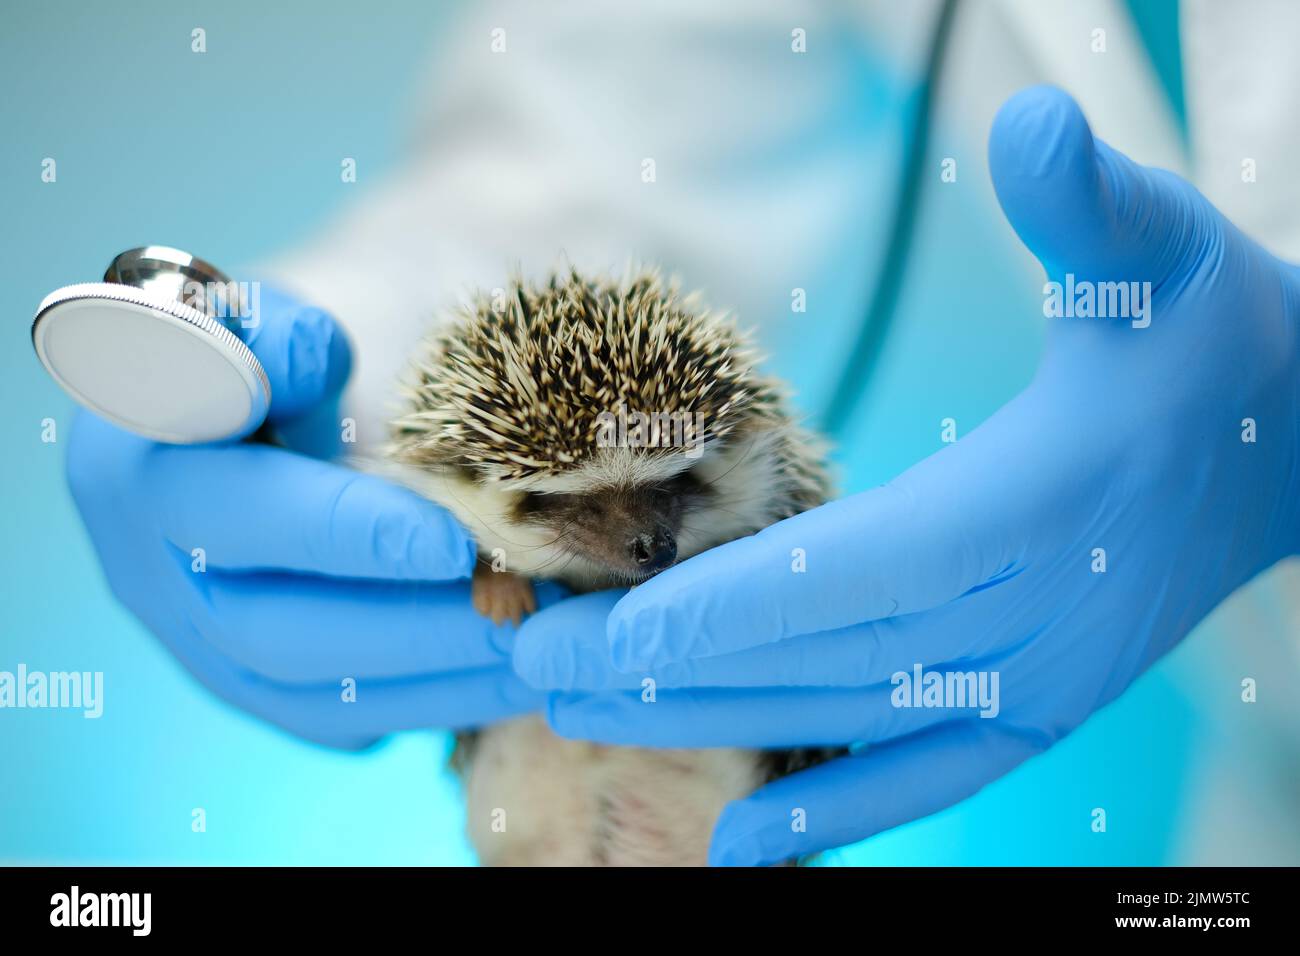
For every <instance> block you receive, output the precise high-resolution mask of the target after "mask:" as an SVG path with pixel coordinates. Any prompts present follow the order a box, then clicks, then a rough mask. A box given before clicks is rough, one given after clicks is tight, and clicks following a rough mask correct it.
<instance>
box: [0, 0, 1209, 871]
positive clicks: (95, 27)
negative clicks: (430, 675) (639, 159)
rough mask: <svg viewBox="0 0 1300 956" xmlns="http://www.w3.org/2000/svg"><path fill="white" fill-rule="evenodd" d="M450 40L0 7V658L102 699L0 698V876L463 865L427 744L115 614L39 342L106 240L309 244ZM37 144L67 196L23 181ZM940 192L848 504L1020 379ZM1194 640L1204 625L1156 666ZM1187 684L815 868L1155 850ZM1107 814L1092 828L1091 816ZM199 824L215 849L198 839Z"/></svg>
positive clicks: (259, 14) (340, 28)
mask: <svg viewBox="0 0 1300 956" xmlns="http://www.w3.org/2000/svg"><path fill="white" fill-rule="evenodd" d="M195 26H202V27H204V28H205V29H206V30H207V42H208V52H207V53H206V54H205V55H203V56H196V55H194V54H192V53H191V51H190V31H191V29H192V28H193V27H195ZM450 29H455V18H454V16H452V15H451V14H448V13H447V12H446V10H445V9H440V8H436V7H435V6H434V5H431V4H427V3H415V2H409V3H391V4H385V5H369V6H367V7H366V8H364V10H360V9H352V8H350V7H349V8H340V9H338V10H337V11H335V12H331V11H330V8H329V6H328V5H322V4H308V3H277V4H275V5H271V4H256V5H255V4H251V3H222V4H215V3H214V4H201V5H196V6H191V7H190V8H189V9H181V8H180V7H179V5H177V4H174V3H152V2H149V3H141V2H137V3H132V4H130V5H129V8H128V7H126V6H125V5H121V4H114V5H111V6H107V5H97V6H90V5H84V4H72V3H64V2H46V3H41V4H39V5H37V4H29V5H26V6H24V7H21V8H13V7H12V5H11V8H10V9H9V10H7V12H6V26H5V29H4V31H3V34H0V89H3V90H4V91H5V95H4V100H3V105H2V106H0V137H3V149H2V150H0V209H3V211H4V221H5V226H6V228H5V229H4V231H3V236H0V317H2V318H3V326H2V328H3V346H2V348H0V388H3V400H4V405H3V407H4V409H5V414H4V415H3V416H0V429H3V436H2V437H3V449H4V451H3V454H4V460H5V466H6V467H4V468H3V469H0V498H2V500H3V502H4V505H3V510H2V511H0V515H2V518H0V520H3V522H4V525H3V533H2V537H0V540H3V553H0V594H2V595H3V608H2V610H3V613H2V614H0V670H13V669H15V668H16V667H17V665H18V664H19V663H20V662H22V663H25V664H26V665H27V666H28V668H29V669H32V670H79V671H86V670H90V671H103V672H104V673H105V675H106V678H105V679H106V684H107V688H106V706H105V712H104V716H103V717H102V718H101V719H100V720H98V721H90V720H85V719H83V718H82V716H81V715H80V713H79V712H77V711H13V710H10V711H0V861H7V862H29V863H57V862H90V863H223V864H224V863H254V864H257V863H295V864H321V863H363V864H383V863H435V862H440V863H467V862H471V860H472V858H471V856H470V854H469V851H468V848H467V846H466V844H465V842H464V840H463V838H462V837H461V835H460V833H461V822H460V817H461V812H460V809H459V804H458V798H457V794H456V787H455V783H454V781H453V780H452V778H451V777H450V776H449V775H448V774H446V773H445V772H443V771H442V770H441V761H442V756H443V752H444V748H445V739H444V737H443V735H441V734H439V733H436V732H427V733H409V734H404V735H400V736H398V737H396V738H393V739H391V740H389V741H388V742H387V743H385V744H384V745H382V746H380V747H379V748H377V749H376V750H373V751H370V752H367V753H365V754H361V755H351V754H337V753H333V752H330V751H327V750H324V749H321V748H318V747H314V746H312V745H308V744H303V743H301V742H298V741H296V740H294V739H292V738H290V737H288V736H286V735H284V734H282V733H280V732H278V731H275V730H273V729H270V728H267V727H265V726H263V725H261V724H259V723H258V722H256V721H254V720H253V719H251V718H248V717H246V716H244V715H242V714H240V713H238V712H235V711H233V710H231V709H229V708H227V707H226V706H224V705H222V704H220V703H219V702H217V701H216V700H214V699H212V698H211V697H209V696H208V695H207V694H206V693H205V692H203V691H202V690H201V689H200V688H199V687H198V686H197V684H195V683H194V682H193V681H192V680H191V679H190V677H189V676H188V675H187V674H186V673H185V672H184V671H183V670H182V669H181V668H180V666H179V665H178V664H176V663H175V662H174V661H173V660H172V659H171V658H170V656H169V655H168V654H166V653H165V652H164V651H163V649H162V648H161V646H160V645H159V644H158V643H157V642H155V641H154V639H153V638H152V637H151V636H150V635H149V634H148V633H147V632H146V631H145V630H144V629H143V628H142V627H141V626H140V625H139V624H138V623H137V622H136V621H135V620H134V619H133V618H132V617H131V616H130V615H129V614H127V612H125V611H124V610H123V609H122V608H120V607H118V606H117V604H116V603H115V602H114V600H113V598H112V596H111V595H110V594H109V592H108V589H107V587H106V586H105V583H104V580H103V577H102V575H101V573H100V570H99V567H98V565H97V563H96V560H95V557H94V554H93V553H92V551H91V549H90V546H89V543H88V541H87V539H86V536H85V534H84V532H83V530H82V527H81V525H80V522H79V520H78V518H77V516H76V513H75V511H74V509H73V507H72V505H71V502H70V500H69V498H68V495H67V491H66V489H65V486H64V482H63V459H64V452H65V448H64V444H63V438H64V435H65V432H64V429H65V427H66V425H67V423H68V422H69V419H70V416H71V412H72V406H71V403H70V401H69V400H68V399H67V398H65V397H64V395H63V394H62V393H61V392H59V391H58V390H57V389H56V388H55V386H54V385H53V383H52V382H51V381H50V380H49V379H48V378H47V377H46V376H45V374H44V372H43V371H42V370H41V368H40V366H39V364H38V363H37V361H36V359H35V357H34V355H33V354H32V350H31V346H30V340H29V323H30V320H31V316H32V314H33V312H34V310H35V306H36V305H37V303H38V302H39V301H40V299H41V298H42V297H43V296H44V295H45V294H46V293H47V292H49V291H50V290H51V289H53V288H55V287H57V286H60V285H64V284H67V283H69V282H73V281H90V280H95V279H97V278H98V277H99V274H100V272H101V271H102V269H103V267H104V266H105V265H106V264H107V260H108V259H109V258H111V256H112V255H113V254H115V253H116V252H117V251H119V250H121V249H126V248H129V247H132V246H136V245H141V244H145V243H166V244H170V245H175V246H179V247H181V248H186V249H193V250H194V251H196V252H197V253H199V254H200V255H203V256H204V257H206V258H210V259H211V260H213V261H215V262H217V263H220V264H222V265H225V266H228V267H229V268H230V269H231V271H232V272H234V273H235V274H236V275H238V274H239V271H240V268H241V266H247V265H248V264H251V263H254V262H257V261H260V260H263V259H265V258H266V257H267V256H268V255H270V254H271V253H272V252H275V251H277V250H280V249H282V248H283V247H284V246H286V245H287V244H291V243H293V242H294V241H296V240H299V239H302V238H304V237H306V236H307V235H309V234H310V233H311V232H312V230H313V229H314V228H316V227H317V226H319V225H320V224H321V223H322V222H323V221H324V220H325V219H326V218H327V217H328V216H329V214H330V213H331V212H332V211H334V209H335V208H336V207H337V206H338V205H339V204H340V203H341V202H342V201H343V200H344V198H345V195H347V196H348V197H351V196H353V195H356V194H357V193H360V198H361V199H364V191H365V189H366V185H365V184H366V183H367V182H375V181H376V180H377V179H379V178H380V176H381V175H382V173H383V171H384V170H385V169H388V168H391V167H392V166H393V164H394V163H395V161H396V159H397V157H398V155H399V149H400V145H401V133H402V131H403V130H404V128H405V125H404V123H405V119H406V117H407V115H408V112H409V109H410V107H411V105H412V103H413V101H414V94H415V91H416V87H417V79H418V78H419V77H420V76H421V75H422V73H423V71H424V69H425V68H426V67H427V63H428V59H429V57H430V56H436V55H437V54H436V42H435V41H436V38H437V35H438V33H439V31H440V30H444V31H445V30H450ZM343 155H347V156H355V157H356V158H357V159H358V163H359V166H360V167H361V168H362V169H364V170H365V173H366V175H365V176H364V177H362V183H361V184H360V185H358V186H357V187H356V189H355V190H354V192H353V193H345V191H344V190H341V189H340V188H339V182H338V157H339V156H343ZM45 157H53V158H55V159H56V160H57V162H58V180H57V182H56V183H53V184H47V183H43V182H42V181H41V176H40V173H41V161H42V159H43V158H45ZM952 196H953V197H955V198H950V199H945V200H943V201H939V202H936V203H935V204H934V208H933V209H931V216H930V218H929V219H928V220H927V222H926V223H925V224H924V225H923V227H922V230H921V232H920V234H919V235H918V237H917V241H918V245H919V247H921V248H922V249H924V250H925V252H924V254H923V255H922V256H920V257H919V258H918V261H916V262H914V263H913V266H912V268H913V269H914V270H917V273H918V275H917V281H912V282H910V283H909V285H908V288H907V290H906V291H905V293H904V296H903V301H902V302H901V303H900V308H901V311H902V315H901V316H900V319H899V322H898V324H897V328H896V329H895V332H894V334H893V335H891V337H890V339H889V341H888V343H887V345H886V349H885V353H884V355H883V361H882V364H881V366H880V369H879V374H878V376H877V377H876V379H875V380H874V381H873V382H872V383H871V387H870V389H869V390H868V391H867V392H866V393H865V394H864V398H863V406H862V409H861V410H860V412H859V413H858V414H857V415H856V416H855V423H856V424H855V428H856V429H857V432H856V433H855V435H854V436H853V438H854V441H853V443H852V444H851V447H850V449H849V450H848V451H847V452H846V453H845V454H844V455H843V465H844V472H845V475H846V479H847V482H846V483H847V485H848V487H849V488H850V489H852V488H859V487H867V486H870V485H872V484H876V483H879V482H881V481H884V480H887V479H888V478H890V477H892V476H893V475H894V474H895V473H897V472H898V471H899V470H901V469H902V468H904V467H906V466H907V465H908V464H910V463H911V462H913V461H915V460H916V459H918V458H920V457H922V456H924V455H926V454H928V453H930V452H931V451H934V450H936V448H937V447H938V441H939V429H938V424H937V423H938V422H939V421H940V419H942V418H944V417H947V416H950V415H951V416H954V417H956V418H957V419H958V421H959V423H961V429H962V431H965V430H968V429H969V427H973V426H974V425H975V424H976V423H977V422H978V421H979V420H981V419H982V418H984V417H986V416H987V415H988V414H989V413H990V412H991V411H993V409H995V408H996V407H997V406H998V405H999V404H1001V403H1002V402H1003V401H1005V400H1006V399H1007V398H1009V397H1010V396H1011V395H1012V394H1014V393H1015V392H1016V391H1017V390H1018V389H1019V388H1020V387H1022V386H1023V385H1024V383H1025V382H1027V381H1028V379H1029V377H1030V375H1031V374H1032V370H1033V367H1034V364H1035V361H1036V356H1037V351H1038V347H1039V342H1040V330H1039V329H1038V328H1037V326H1036V325H1035V324H1034V323H1033V321H1032V318H1033V315H1032V313H1033V310H1032V308H1029V309H1020V310H1011V309H999V310H994V309H993V308H992V307H991V306H990V307H988V309H987V311H988V314H987V315H981V314H978V312H977V313H976V314H971V312H970V311H969V310H968V311H967V312H966V313H965V314H962V313H958V312H956V311H955V310H954V309H953V308H952V300H953V295H954V293H953V291H952V290H954V289H956V290H961V292H960V297H961V298H962V300H963V301H965V302H967V303H974V306H973V308H975V309H976V310H978V308H980V303H993V302H996V301H997V300H998V298H999V297H1000V296H1002V295H1003V294H1004V293H1005V291H1006V290H1007V289H1008V288H1012V289H1017V290H1019V292H1021V293H1023V294H1024V296H1025V298H1026V302H1031V301H1032V296H1033V295H1034V291H1035V290H1034V288H1033V285H1032V282H1030V281H1028V280H1027V277H1026V276H1025V274H1024V272H1023V270H1022V269H1017V268H1013V266H1012V265H1011V264H1010V263H1013V262H1014V261H1015V255H1016V252H1015V242H1014V237H1013V236H1011V235H1010V231H1009V230H1008V229H1007V228H1006V226H1005V223H1002V222H1000V221H998V220H996V219H994V218H991V217H990V216H989V215H988V213H987V210H982V209H978V208H973V207H971V206H970V205H969V204H970V203H975V202H976V201H977V200H976V199H972V198H962V197H965V196H967V194H966V193H953V194H952ZM972 221H976V222H980V223H982V225H981V226H979V227H972V226H971V225H970V223H971V222H972ZM972 249H978V250H981V252H980V255H979V256H978V257H976V256H972V255H971V252H970V250H972ZM1017 316H1019V317H1017ZM785 355H786V357H785V358H784V359H782V360H779V361H778V363H777V365H778V370H779V371H781V372H782V373H784V374H786V375H788V376H789V377H791V378H792V379H794V380H795V381H796V382H801V381H802V382H804V383H808V382H809V380H810V379H811V378H813V377H815V376H816V375H817V374H818V369H817V368H815V367H812V366H810V365H807V364H806V363H805V364H802V365H801V363H800V362H799V361H797V360H795V359H793V358H790V357H789V355H790V353H788V352H786V353H785ZM815 392H816V389H815V388H805V389H804V393H805V395H807V394H810V393H814V394H815ZM45 418H53V419H54V420H55V421H56V422H57V423H58V427H59V428H60V432H59V437H60V440H59V441H58V442H56V443H54V444H44V443H42V441H41V428H42V426H41V422H42V420H43V419H45ZM853 448H858V449H866V448H870V449H871V450H872V453H871V454H870V455H869V456H868V455H866V454H865V453H862V454H857V455H855V454H854V453H853ZM212 491H213V493H221V490H220V489H213V490H212ZM1210 639H1211V638H1208V637H1206V636H1205V635H1204V634H1203V633H1202V634H1197V635H1194V636H1193V637H1192V638H1191V639H1190V640H1189V641H1188V642H1187V644H1186V645H1184V647H1183V648H1181V649H1180V650H1179V651H1178V652H1176V655H1175V656H1177V655H1184V654H1189V653H1195V651H1194V650H1189V648H1194V646H1195V645H1196V644H1198V643H1201V644H1203V643H1204V642H1205V641H1207V640H1210ZM1182 687H1183V685H1182V684H1181V683H1180V682H1179V680H1178V679H1177V675H1176V674H1171V672H1170V670H1169V664H1168V662H1165V663H1163V664H1161V665H1160V666H1158V667H1157V668H1155V669H1154V670H1153V671H1152V672H1151V673H1149V674H1148V675H1146V676H1145V677H1144V678H1142V679H1141V680H1140V681H1139V682H1138V684H1137V685H1135V687H1134V688H1133V690H1132V691H1131V692H1130V693H1129V694H1127V695H1125V696H1124V697H1123V698H1122V699H1121V700H1120V701H1118V702H1117V703H1115V704H1114V705H1112V706H1111V707H1109V708H1107V709H1106V710H1105V711H1103V712H1102V713H1100V714H1099V715H1097V716H1096V717H1095V718H1094V719H1093V720H1092V721H1090V722H1089V723H1088V724H1087V725H1086V726H1085V727H1084V728H1083V729H1082V730H1080V731H1079V732H1077V733H1075V734H1074V735H1072V736H1071V737H1070V738H1068V739H1067V740H1066V741H1064V742H1063V743H1062V744H1061V745H1060V746H1058V747H1057V748H1055V749H1054V750H1053V751H1052V752H1050V753H1049V754H1047V755H1046V756H1044V757H1041V758H1038V759H1036V760H1034V761H1032V762H1031V763H1030V764H1028V765H1026V766H1024V767H1023V768H1021V769H1020V770H1019V771H1017V772H1015V773H1013V774H1012V775H1010V776H1009V777H1007V778H1004V779H1003V780H1002V781H1000V782H998V783H997V784H995V785H993V786H991V787H989V788H987V789H986V790H985V791H984V792H982V793H981V794H979V795H978V796H976V797H975V798H973V799H971V800H969V801H967V802H966V803H964V804H962V805H961V806H959V807H957V808H953V809H952V810H949V811H947V812H944V813H941V814H939V815H937V816H935V817H932V818H930V819H928V820H924V821H920V822H917V823H915V824H911V825H909V826H906V827H903V828H900V829H899V830H896V831H894V832H892V833H889V834H885V835H883V836H881V837H879V838H877V839H876V840H874V841H871V842H869V843H868V844H866V845H863V846H860V847H856V848H852V849H850V850H846V851H840V852H838V853H836V854H832V855H830V857H829V858H828V862H843V861H852V862H870V863H880V864H897V863H918V864H929V863H956V864H973V863H981V864H1008V863H1027V864H1033V863H1050V864H1064V863H1076V864H1100V863H1112V864H1137V863H1144V864H1157V863H1162V862H1167V861H1169V860H1170V859H1171V858H1173V854H1174V844H1175V836H1176V834H1177V832H1178V828H1179V816H1180V813H1181V812H1182V811H1183V808H1184V800H1183V797H1184V795H1185V790H1186V779H1187V767H1188V760H1189V754H1190V750H1191V747H1192V743H1191V742H1192V741H1194V740H1195V739H1196V737H1197V735H1198V734H1199V733H1200V732H1201V730H1202V715H1201V709H1200V708H1198V707H1196V706H1194V705H1193V704H1192V702H1191V701H1190V699H1189V697H1188V694H1187V692H1186V691H1185V690H1183V689H1182ZM936 770H937V772H938V771H939V768H936ZM1098 806H1101V807H1106V808H1107V811H1108V814H1109V821H1110V826H1109V832H1108V833H1106V834H1105V835H1098V834H1094V833H1092V832H1091V830H1090V828H1089V825H1088V824H1089V822H1090V818H1089V813H1090V811H1091V810H1092V808H1093V807H1098ZM197 807H201V808H203V809H204V810H205V811H206V814H207V831H206V832H204V833H194V832H192V830H191V825H190V824H191V811H192V810H193V809H194V808H197Z"/></svg>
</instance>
